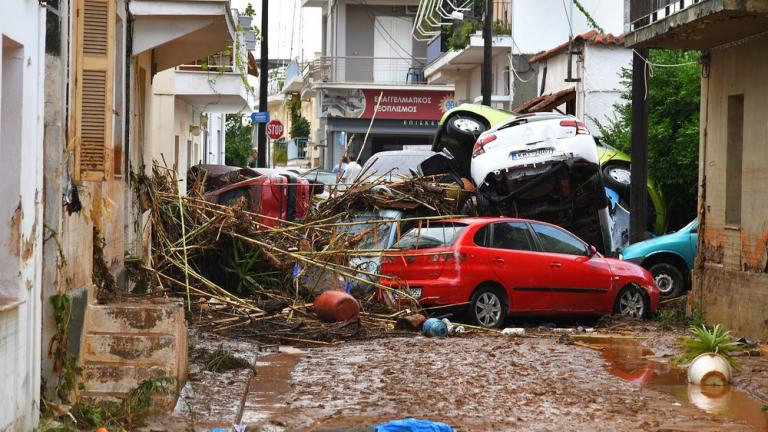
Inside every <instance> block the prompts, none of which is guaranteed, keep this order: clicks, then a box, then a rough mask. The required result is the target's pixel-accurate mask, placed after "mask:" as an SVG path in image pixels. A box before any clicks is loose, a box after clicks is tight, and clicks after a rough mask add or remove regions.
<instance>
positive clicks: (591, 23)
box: [573, 0, 605, 34]
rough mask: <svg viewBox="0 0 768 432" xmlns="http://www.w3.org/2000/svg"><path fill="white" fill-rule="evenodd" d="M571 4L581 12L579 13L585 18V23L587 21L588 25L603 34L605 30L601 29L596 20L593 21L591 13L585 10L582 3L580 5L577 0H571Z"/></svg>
mask: <svg viewBox="0 0 768 432" xmlns="http://www.w3.org/2000/svg"><path fill="white" fill-rule="evenodd" d="M573 4H574V6H576V9H578V10H579V12H581V14H582V15H584V18H586V19H587V23H589V26H590V27H592V28H593V29H596V30H597V31H599V32H600V34H605V30H603V28H602V27H600V25H599V24H598V23H597V21H595V19H594V18H592V15H590V14H589V12H587V10H586V9H585V8H584V5H582V4H581V2H580V1H579V0H573Z"/></svg>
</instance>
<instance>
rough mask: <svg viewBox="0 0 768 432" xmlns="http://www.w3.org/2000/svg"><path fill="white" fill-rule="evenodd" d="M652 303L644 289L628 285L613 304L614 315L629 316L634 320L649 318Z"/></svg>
mask: <svg viewBox="0 0 768 432" xmlns="http://www.w3.org/2000/svg"><path fill="white" fill-rule="evenodd" d="M650 309H651V305H650V301H649V300H648V296H647V295H645V292H644V291H643V289H642V288H640V287H639V286H637V285H627V286H625V287H624V288H622V289H621V291H619V295H617V296H616V300H614V302H613V313H614V314H616V315H627V316H630V317H632V318H638V319H640V318H647V317H648V316H649V315H650Z"/></svg>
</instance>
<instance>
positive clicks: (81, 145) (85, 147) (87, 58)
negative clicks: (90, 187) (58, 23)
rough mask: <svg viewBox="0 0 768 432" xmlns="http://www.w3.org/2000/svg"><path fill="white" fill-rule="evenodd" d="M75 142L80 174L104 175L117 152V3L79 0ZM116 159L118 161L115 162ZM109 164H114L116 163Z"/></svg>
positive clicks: (84, 176) (84, 177) (83, 177)
mask: <svg viewBox="0 0 768 432" xmlns="http://www.w3.org/2000/svg"><path fill="white" fill-rule="evenodd" d="M74 4H75V8H76V12H75V14H74V15H73V16H74V17H75V23H74V36H75V38H74V39H75V43H74V45H73V46H74V52H73V55H74V60H73V61H74V64H75V67H74V77H73V79H72V82H73V83H74V86H73V90H72V92H73V95H72V99H73V105H72V106H73V108H72V114H73V115H72V121H73V122H74V125H73V127H72V131H73V134H72V141H71V143H70V146H71V148H72V149H73V150H74V152H75V164H74V166H75V173H74V174H75V178H77V179H80V180H89V181H100V180H104V179H105V176H106V171H107V169H108V166H107V165H108V164H107V154H108V153H112V150H113V149H112V148H111V143H112V138H113V136H112V119H113V114H112V113H113V109H112V107H113V102H114V101H113V98H112V90H113V86H114V79H113V75H114V66H115V62H114V61H113V60H114V57H115V21H116V20H115V2H114V1H112V0H76V1H75V2H74ZM110 162H112V161H110ZM109 168H114V163H112V164H111V166H110V167H109Z"/></svg>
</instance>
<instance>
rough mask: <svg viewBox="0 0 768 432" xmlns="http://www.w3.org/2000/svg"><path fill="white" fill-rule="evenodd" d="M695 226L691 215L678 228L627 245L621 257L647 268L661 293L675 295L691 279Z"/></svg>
mask: <svg viewBox="0 0 768 432" xmlns="http://www.w3.org/2000/svg"><path fill="white" fill-rule="evenodd" d="M698 228H699V222H698V220H697V219H694V220H693V221H692V222H691V223H689V224H688V225H686V226H685V227H683V228H682V229H681V230H680V231H677V232H674V233H671V234H667V235H663V236H659V237H655V238H652V239H650V240H645V241H641V242H638V243H635V244H633V245H630V246H627V247H626V248H624V249H622V251H621V257H622V258H623V259H624V260H625V261H629V262H632V263H635V264H638V265H640V266H642V267H644V268H645V269H647V270H648V271H649V272H651V274H652V275H653V279H654V281H655V282H656V286H657V287H658V288H659V291H661V295H662V297H665V298H672V297H677V296H679V295H680V294H682V293H683V291H684V290H685V289H687V288H688V287H689V286H690V283H691V270H692V269H693V263H694V260H695V259H696V245H697V240H698V231H699V229H698Z"/></svg>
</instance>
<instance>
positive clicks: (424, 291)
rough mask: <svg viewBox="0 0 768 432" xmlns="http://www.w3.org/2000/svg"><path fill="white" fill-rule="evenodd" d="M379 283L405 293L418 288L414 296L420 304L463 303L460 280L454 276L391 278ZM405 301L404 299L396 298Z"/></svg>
mask: <svg viewBox="0 0 768 432" xmlns="http://www.w3.org/2000/svg"><path fill="white" fill-rule="evenodd" d="M381 284H382V285H385V286H389V287H391V288H394V289H397V290H400V291H403V292H405V293H409V294H410V292H413V291H415V290H420V293H419V295H418V297H414V298H415V299H416V300H417V301H418V302H419V304H421V305H422V306H443V305H450V304H456V303H464V302H466V301H467V299H462V293H461V286H462V285H461V282H460V281H459V280H458V279H454V278H437V279H423V280H419V279H415V280H408V281H403V280H392V279H384V278H382V279H381ZM398 300H400V301H403V302H406V301H407V300H406V299H398Z"/></svg>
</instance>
